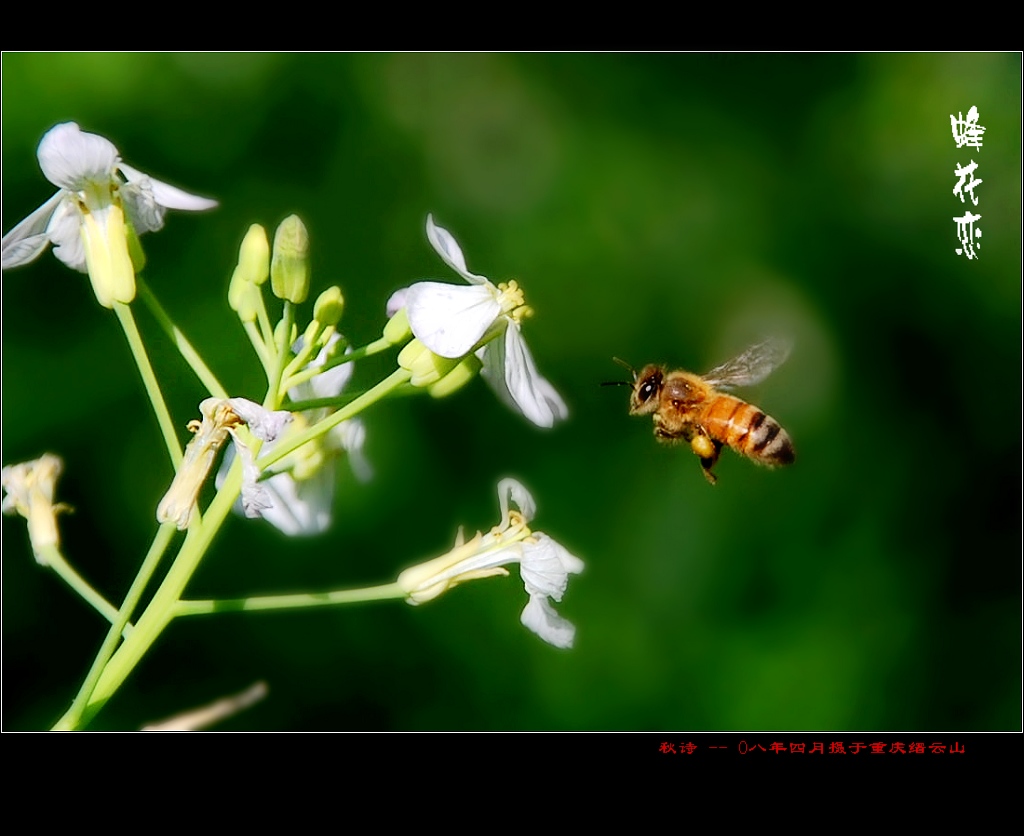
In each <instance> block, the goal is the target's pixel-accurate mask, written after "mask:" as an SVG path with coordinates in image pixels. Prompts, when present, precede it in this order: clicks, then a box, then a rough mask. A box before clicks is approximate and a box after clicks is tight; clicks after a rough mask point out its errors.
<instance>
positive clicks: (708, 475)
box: [700, 456, 718, 485]
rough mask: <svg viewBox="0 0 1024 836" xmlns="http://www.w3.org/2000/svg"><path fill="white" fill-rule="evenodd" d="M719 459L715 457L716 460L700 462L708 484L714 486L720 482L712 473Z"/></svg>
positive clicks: (702, 460)
mask: <svg viewBox="0 0 1024 836" xmlns="http://www.w3.org/2000/svg"><path fill="white" fill-rule="evenodd" d="M717 458H718V457H717V456H715V458H714V459H701V460H700V466H701V467H702V468H704V478H705V479H707V480H708V484H710V485H714V484H715V483H716V482H717V481H718V477H717V476H715V474H714V473H712V472H711V468H712V467H714V466H715V460H716V459H717Z"/></svg>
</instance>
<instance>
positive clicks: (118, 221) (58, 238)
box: [0, 122, 217, 308]
mask: <svg viewBox="0 0 1024 836" xmlns="http://www.w3.org/2000/svg"><path fill="white" fill-rule="evenodd" d="M38 157H39V166H40V168H42V170H43V174H44V175H46V179H47V180H49V181H50V182H51V183H53V185H55V186H56V187H57V188H58V189H59V191H58V192H57V193H56V194H55V195H54V196H53V197H51V198H50V199H49V200H48V201H46V203H44V204H43V205H42V206H40V207H39V208H38V209H36V211H35V212H33V213H32V214H31V215H29V216H28V217H27V218H25V220H23V221H21V223H19V224H18V225H17V226H15V227H14V229H12V230H11V231H10V232H8V233H7V234H6V235H5V236H4V237H3V246H2V262H0V263H2V266H3V269H4V270H7V269H8V268H11V267H17V266H19V265H21V264H27V263H28V262H30V261H32V260H33V259H35V258H37V257H38V256H39V255H40V254H41V253H42V252H43V250H45V249H46V247H47V245H48V244H53V253H54V255H56V256H57V258H59V259H60V260H61V261H63V262H64V263H65V264H67V265H68V267H71V268H73V269H75V270H79V271H81V272H83V273H85V272H88V273H89V276H90V278H91V279H92V283H93V290H94V291H95V293H96V298H97V299H98V300H99V301H100V304H102V305H104V306H106V307H108V308H109V307H112V306H113V303H114V302H130V301H131V300H132V299H134V298H135V271H134V268H133V266H132V261H131V257H130V256H129V253H128V236H129V229H128V227H129V226H130V227H131V230H132V231H133V232H134V234H136V235H141V234H142V233H144V232H152V231H155V230H158V229H160V228H161V227H162V226H163V224H164V214H165V213H166V210H167V209H185V210H189V211H199V210H201V209H210V208H212V207H214V206H216V205H217V202H216V201H214V200H208V199H207V198H204V197H196V196H195V195H191V194H188V193H187V192H183V191H181V190H180V189H176V188H175V187H174V186H169V185H167V184H166V183H161V182H160V181H159V180H154V179H153V178H152V177H150V176H149V175H147V174H144V173H143V172H141V171H139V170H138V169H135V168H132V167H131V166H129V165H126V164H125V163H124V162H122V161H121V157H120V156H119V155H118V151H117V148H115V147H114V145H113V144H112V143H111V142H110V141H109V140H107V139H104V138H103V137H101V136H97V135H96V134H91V133H86V132H85V131H82V130H81V129H80V128H79V127H78V125H76V124H75V123H74V122H64V123H62V124H60V125H56V126H55V127H53V128H51V129H50V130H49V131H47V132H46V134H45V135H44V136H43V138H42V140H41V141H40V143H39V151H38Z"/></svg>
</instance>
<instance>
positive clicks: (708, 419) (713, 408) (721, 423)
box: [700, 395, 796, 465]
mask: <svg viewBox="0 0 1024 836" xmlns="http://www.w3.org/2000/svg"><path fill="white" fill-rule="evenodd" d="M700 424H701V426H702V427H703V428H704V430H705V432H707V434H708V435H709V436H710V437H711V438H712V439H714V440H715V441H719V442H721V443H722V444H727V445H728V446H730V447H732V449H733V450H735V451H736V452H737V453H742V454H743V455H744V456H749V457H750V458H752V459H754V460H755V461H759V462H762V463H763V464H771V465H777V464H792V463H793V460H794V459H795V458H796V454H795V453H794V451H793V442H792V441H791V440H790V438H789V435H788V433H787V432H786V431H785V430H784V429H782V427H781V426H779V422H778V421H776V420H775V419H774V418H772V417H771V416H770V415H766V414H765V413H763V412H762V411H761V410H760V409H758V408H757V407H756V406H753V405H751V404H749V403H747V402H746V401H741V400H740V399H739V398H734V397H733V396H732V395H717V396H716V397H714V398H712V400H711V401H709V402H708V404H707V405H706V406H705V407H704V409H703V410H702V412H701V416H700Z"/></svg>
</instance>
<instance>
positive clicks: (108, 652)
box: [53, 523, 191, 731]
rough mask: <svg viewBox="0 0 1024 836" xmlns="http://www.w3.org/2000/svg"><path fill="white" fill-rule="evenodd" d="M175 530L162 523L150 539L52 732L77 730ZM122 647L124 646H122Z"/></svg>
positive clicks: (129, 638)
mask: <svg viewBox="0 0 1024 836" xmlns="http://www.w3.org/2000/svg"><path fill="white" fill-rule="evenodd" d="M176 530H177V529H175V527H174V524H173V523H164V524H163V525H162V526H160V530H159V531H157V534H156V537H155V538H153V543H152V545H150V547H149V551H148V552H147V554H146V557H145V559H144V560H143V561H142V567H141V568H140V569H139V574H138V575H136V576H135V580H134V581H132V585H131V588H130V589H129V590H128V594H127V595H126V596H125V599H124V603H123V604H121V609H120V611H119V612H118V615H117V620H116V621H114V623H113V624H112V625H111V627H110V630H108V631H107V637H106V638H105V639H104V640H103V644H102V645H101V646H100V651H99V653H97V654H96V658H95V660H93V663H92V667H91V668H89V673H88V674H86V677H85V681H84V682H83V683H82V687H81V688H80V689H79V690H78V694H77V695H76V696H75V699H74V701H73V702H72V703H71V708H69V709H68V710H67V713H65V714H64V716H63V717H61V718H60V720H58V721H57V724H56V725H55V726H54V727H53V728H54V730H65V731H66V730H68V729H74V728H78V727H79V724H80V723H81V722H82V717H83V714H84V712H85V710H86V706H87V701H88V700H89V698H90V697H91V696H92V693H93V690H94V689H95V688H96V685H97V683H98V681H99V679H100V676H101V675H102V674H103V673H104V672H105V668H106V664H107V662H108V661H110V657H111V656H112V655H113V654H114V650H115V649H116V648H117V644H118V641H120V638H121V635H122V634H123V633H124V628H125V627H126V626H127V625H128V621H129V619H131V617H132V613H133V612H135V607H136V606H138V603H139V599H140V598H141V597H142V593H143V591H144V590H145V588H146V584H148V583H149V579H150V578H151V577H152V575H153V572H154V570H155V569H156V567H157V564H158V563H159V562H160V558H161V557H163V554H164V552H165V551H166V550H167V546H168V545H169V544H170V542H171V539H172V538H173V537H174V532H175V531H176ZM190 533H191V532H190ZM187 543H188V541H187V540H186V545H187ZM135 632H136V631H135V630H134V629H133V630H132V631H131V636H130V637H127V638H126V639H125V644H127V643H128V642H129V641H131V640H132V639H133V638H134V637H135ZM122 647H124V645H122Z"/></svg>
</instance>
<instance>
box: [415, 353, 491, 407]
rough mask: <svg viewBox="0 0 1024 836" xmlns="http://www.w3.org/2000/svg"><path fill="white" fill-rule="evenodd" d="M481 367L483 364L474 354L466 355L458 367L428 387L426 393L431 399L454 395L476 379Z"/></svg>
mask: <svg viewBox="0 0 1024 836" xmlns="http://www.w3.org/2000/svg"><path fill="white" fill-rule="evenodd" d="M482 367H483V363H481V362H480V359H479V358H478V357H477V356H476V355H475V354H467V355H466V356H465V357H463V358H462V360H461V361H460V362H459V365H457V366H456V367H455V368H454V369H452V370H451V371H450V372H448V374H446V375H445V376H444V377H442V378H441V379H440V380H439V381H438V382H437V383H435V384H433V385H432V386H430V387H429V388H428V389H427V391H428V392H429V393H430V396H431V397H433V398H444V397H446V396H448V395H451V394H454V393H455V392H458V391H459V389H461V388H462V387H463V386H465V385H466V384H467V383H469V381H471V380H472V379H473V378H474V377H476V376H477V374H478V373H479V372H480V369H481V368H482Z"/></svg>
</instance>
